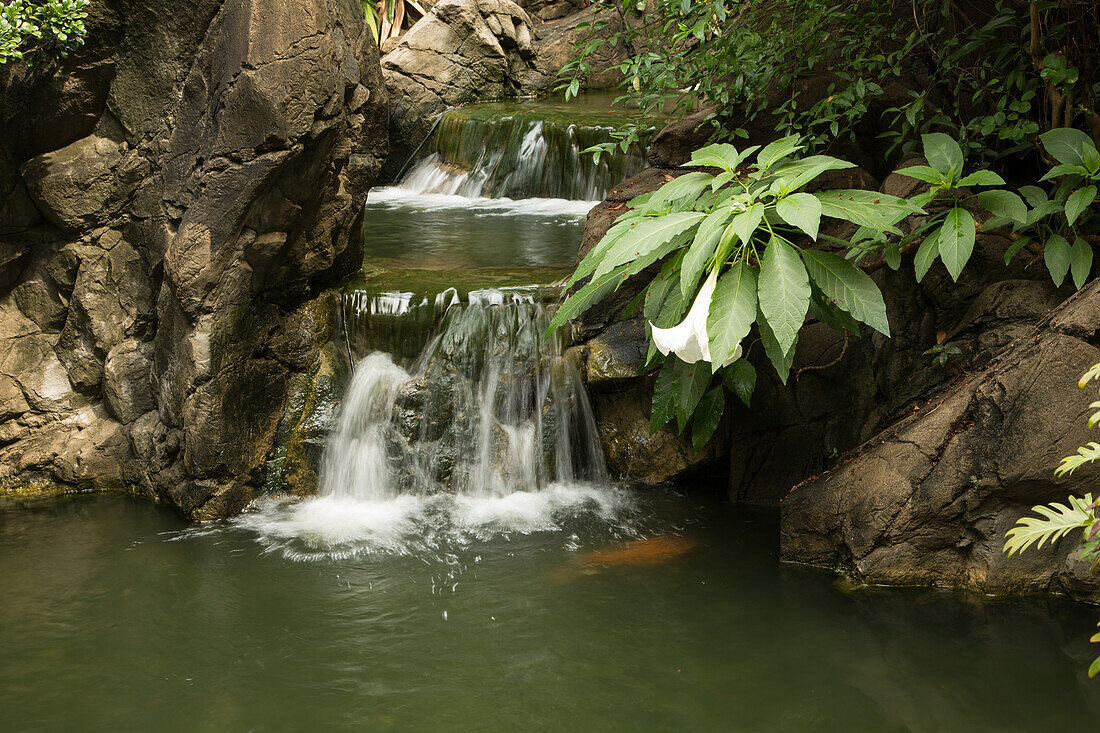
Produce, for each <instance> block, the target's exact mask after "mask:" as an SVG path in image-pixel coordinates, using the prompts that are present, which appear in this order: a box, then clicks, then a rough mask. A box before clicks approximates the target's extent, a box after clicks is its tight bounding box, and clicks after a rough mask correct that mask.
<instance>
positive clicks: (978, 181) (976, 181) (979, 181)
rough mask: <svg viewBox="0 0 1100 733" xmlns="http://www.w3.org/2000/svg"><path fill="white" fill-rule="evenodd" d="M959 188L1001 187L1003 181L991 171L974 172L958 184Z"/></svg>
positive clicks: (1003, 183)
mask: <svg viewBox="0 0 1100 733" xmlns="http://www.w3.org/2000/svg"><path fill="white" fill-rule="evenodd" d="M957 185H959V186H1003V185H1005V179H1003V178H1001V177H1000V176H998V175H997V174H996V173H994V172H993V171H974V172H973V173H971V174H970V175H969V176H965V177H964V178H963V179H962V180H960V181H959V182H958V184H957Z"/></svg>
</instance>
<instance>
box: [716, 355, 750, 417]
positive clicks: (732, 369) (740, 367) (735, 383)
mask: <svg viewBox="0 0 1100 733" xmlns="http://www.w3.org/2000/svg"><path fill="white" fill-rule="evenodd" d="M721 374H722V381H724V382H725V383H726V386H727V387H729V390H730V391H731V392H733V393H734V394H735V395H737V396H738V397H739V398H740V399H741V401H742V402H744V403H745V407H748V406H749V402H750V401H751V400H752V393H753V390H754V389H756V368H755V367H754V366H753V365H752V364H750V363H749V360H748V359H738V360H737V361H735V362H733V363H732V364H730V365H729V366H728V367H726V368H725V369H723V370H722V372H721Z"/></svg>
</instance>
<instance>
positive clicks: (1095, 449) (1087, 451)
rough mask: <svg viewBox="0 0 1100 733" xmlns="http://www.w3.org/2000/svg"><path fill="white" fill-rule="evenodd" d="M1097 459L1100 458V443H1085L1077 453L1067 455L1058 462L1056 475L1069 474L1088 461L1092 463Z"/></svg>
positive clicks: (1059, 476) (1055, 470)
mask: <svg viewBox="0 0 1100 733" xmlns="http://www.w3.org/2000/svg"><path fill="white" fill-rule="evenodd" d="M1096 460H1100V443H1095V442H1093V443H1089V444H1088V445H1083V446H1081V447H1080V448H1078V449H1077V453H1076V454H1075V455H1072V456H1066V457H1065V458H1063V459H1062V462H1061V463H1060V464H1058V468H1056V469H1054V475H1055V476H1056V477H1058V478H1061V477H1062V476H1067V475H1069V474H1071V473H1073V472H1074V471H1076V470H1077V469H1078V468H1080V467H1081V466H1083V465H1085V464H1086V463H1092V462H1093V461H1096Z"/></svg>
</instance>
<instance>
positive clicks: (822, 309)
mask: <svg viewBox="0 0 1100 733" xmlns="http://www.w3.org/2000/svg"><path fill="white" fill-rule="evenodd" d="M811 289H812V293H811V295H810V309H809V311H807V315H809V316H810V318H816V319H817V320H819V321H821V322H822V323H824V324H825V325H826V326H828V327H829V328H834V329H836V330H837V331H847V332H848V333H850V334H852V335H853V336H857V337H858V336H859V321H857V320H856V319H854V318H852V314H851V313H848V312H847V311H842V310H841V309H840V308H838V307H837V305H836V303H834V302H833V301H831V300H829V299H828V298H826V297H825V295H824V294H823V293H822V292H821V289H820V288H817V287H813V286H811Z"/></svg>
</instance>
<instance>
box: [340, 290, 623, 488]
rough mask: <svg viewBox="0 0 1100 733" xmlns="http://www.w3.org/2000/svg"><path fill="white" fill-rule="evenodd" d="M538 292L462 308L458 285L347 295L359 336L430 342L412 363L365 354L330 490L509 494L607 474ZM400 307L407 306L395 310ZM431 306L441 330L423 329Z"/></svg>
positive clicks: (493, 295) (348, 320) (499, 293)
mask: <svg viewBox="0 0 1100 733" xmlns="http://www.w3.org/2000/svg"><path fill="white" fill-rule="evenodd" d="M539 292H540V291H539V290H538V289H532V288H518V289H500V290H480V291H472V292H471V293H470V294H469V296H468V301H467V302H466V303H464V304H463V303H459V302H457V293H456V291H453V290H449V291H445V292H444V293H441V294H440V295H439V296H437V297H436V298H434V299H428V298H424V299H422V300H421V301H420V303H419V304H418V305H416V306H415V307H410V306H409V303H410V302H411V301H412V299H411V296H410V297H407V296H408V294H405V295H401V294H381V295H376V296H372V297H367V296H365V295H363V294H359V293H355V294H352V295H351V296H350V297H348V298H346V300H345V305H344V307H345V317H344V322H345V324H348V326H347V327H348V329H349V337H348V343H349V344H351V343H355V344H356V348H357V349H359V350H370V349H371V348H372V346H373V347H377V346H383V347H389V348H391V349H392V348H393V346H394V344H399V345H400V346H401V347H404V348H403V349H402V350H403V351H404V352H405V354H408V353H409V351H410V350H409V349H408V348H407V347H408V346H409V345H410V343H412V342H414V341H416V340H419V342H420V343H421V346H420V353H419V354H418V355H417V356H416V358H415V359H412V360H409V358H408V357H407V356H405V357H404V361H405V362H406V363H405V365H404V366H402V365H399V364H398V363H397V361H398V360H402V358H403V357H402V356H401V354H400V352H399V353H397V354H396V355H395V354H394V352H392V351H390V352H386V351H371V352H370V353H367V354H366V355H365V356H362V357H361V358H360V360H359V361H358V363H357V365H356V368H355V373H354V376H353V378H352V382H351V386H350V387H349V389H348V393H347V397H346V398H345V401H344V407H343V409H342V411H341V413H340V417H339V421H338V424H337V427H336V431H335V434H334V436H333V438H332V440H330V442H329V444H328V446H327V448H326V450H325V454H324V458H323V461H322V485H321V494H322V495H323V496H339V497H354V498H369V499H381V498H386V497H392V496H394V495H396V494H397V493H405V494H425V495H427V494H435V493H439V492H448V491H449V492H453V493H456V494H464V495H470V496H497V497H500V496H505V495H507V494H510V493H512V492H515V491H540V490H542V489H544V488H546V487H547V486H548V485H549V484H550V483H552V482H562V483H574V482H576V481H581V480H584V481H596V482H606V481H607V469H606V466H605V465H604V458H603V452H602V448H601V447H600V443H599V438H598V432H597V429H596V422H595V418H594V416H593V413H592V408H591V405H590V404H589V402H588V399H587V395H586V393H585V389H584V384H583V382H582V380H581V377H580V373H579V371H578V369H577V366H576V365H575V364H573V363H572V362H571V361H570V360H569V359H568V358H566V357H565V356H564V355H563V354H562V349H561V344H560V341H558V340H557V339H549V340H548V339H546V338H545V336H544V335H545V333H546V329H547V327H548V325H549V322H550V316H549V314H548V313H547V309H546V306H545V304H544V303H543V302H541V300H540V298H538V297H537V296H538V294H539ZM393 303H403V305H402V306H400V307H398V308H397V309H396V310H397V312H396V314H395V312H394V308H393V307H392V304H393ZM424 313H434V314H435V315H436V316H437V318H438V326H437V327H436V328H434V329H432V328H429V329H426V328H425V327H424V326H425V320H426V319H425V317H424ZM387 322H388V324H387ZM381 324H386V325H388V326H389V328H378V327H377V326H378V325H381ZM401 326H407V327H408V330H407V331H404V332H403V331H402V330H401ZM357 327H358V328H357ZM360 329H362V330H360ZM353 331H358V332H357V333H354V332H353ZM363 331H365V333H364V332H363ZM395 336H396V337H395Z"/></svg>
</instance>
